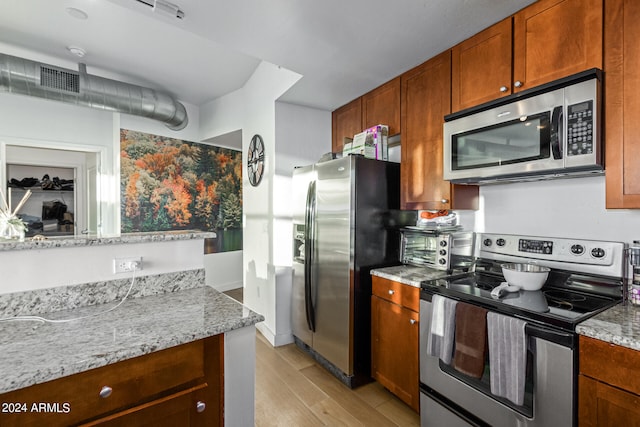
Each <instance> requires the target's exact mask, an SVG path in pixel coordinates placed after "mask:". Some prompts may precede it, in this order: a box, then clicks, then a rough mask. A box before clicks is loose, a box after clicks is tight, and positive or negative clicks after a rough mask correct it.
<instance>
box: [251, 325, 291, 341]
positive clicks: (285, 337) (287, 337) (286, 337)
mask: <svg viewBox="0 0 640 427" xmlns="http://www.w3.org/2000/svg"><path fill="white" fill-rule="evenodd" d="M256 329H257V330H258V331H259V332H260V333H261V334H262V336H264V337H265V339H266V340H267V341H269V344H271V345H272V346H274V347H280V346H282V345H287V344H291V343H293V334H292V333H288V334H279V335H275V334H274V333H273V332H272V331H271V329H269V328H268V327H267V325H265V323H264V322H260V323H257V324H256Z"/></svg>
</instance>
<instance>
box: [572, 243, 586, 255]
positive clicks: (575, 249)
mask: <svg viewBox="0 0 640 427" xmlns="http://www.w3.org/2000/svg"><path fill="white" fill-rule="evenodd" d="M583 252H584V246H582V245H573V246H571V253H572V254H574V255H582V253H583Z"/></svg>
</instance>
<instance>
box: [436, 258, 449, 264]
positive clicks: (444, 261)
mask: <svg viewBox="0 0 640 427" xmlns="http://www.w3.org/2000/svg"><path fill="white" fill-rule="evenodd" d="M438 262H439V263H440V264H442V265H444V264H446V263H447V260H446V259H444V258H440V259H439V260H438Z"/></svg>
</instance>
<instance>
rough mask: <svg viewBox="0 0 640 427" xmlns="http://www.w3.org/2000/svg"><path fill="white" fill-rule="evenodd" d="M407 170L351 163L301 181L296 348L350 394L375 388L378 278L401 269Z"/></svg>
mask: <svg viewBox="0 0 640 427" xmlns="http://www.w3.org/2000/svg"><path fill="white" fill-rule="evenodd" d="M399 194H400V165H399V164H397V163H391V162H383V161H378V160H372V159H366V158H364V157H362V156H348V157H344V158H341V159H335V160H329V161H326V162H322V163H317V164H314V165H311V166H306V167H300V168H296V169H295V170H294V173H293V194H292V203H293V228H294V238H293V271H294V279H293V301H292V325H293V326H292V327H293V335H294V337H295V341H296V344H297V345H298V346H299V347H301V348H302V349H303V350H305V351H307V352H309V353H310V354H311V355H312V356H313V357H314V358H315V359H316V360H317V361H318V362H320V364H322V365H323V366H325V367H326V368H327V369H329V370H330V371H331V372H332V373H333V374H334V375H335V376H337V377H338V378H340V379H341V380H342V381H343V382H344V383H345V384H347V385H348V386H350V387H356V386H358V385H360V384H363V383H365V382H368V381H370V375H371V308H370V307H371V276H370V270H371V269H372V268H375V267H379V266H384V265H397V264H398V263H399V262H398V244H399V241H398V237H397V233H396V232H394V231H393V229H392V228H389V227H388V226H389V222H390V216H391V215H392V214H391V213H390V212H391V211H392V210H397V209H398V208H399V204H400V196H399Z"/></svg>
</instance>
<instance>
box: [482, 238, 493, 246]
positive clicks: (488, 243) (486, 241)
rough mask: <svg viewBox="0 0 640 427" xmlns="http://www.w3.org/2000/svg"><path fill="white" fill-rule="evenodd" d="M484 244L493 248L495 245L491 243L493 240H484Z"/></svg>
mask: <svg viewBox="0 0 640 427" xmlns="http://www.w3.org/2000/svg"><path fill="white" fill-rule="evenodd" d="M482 244H483V245H484V246H487V247H488V246H491V245H492V244H493V242H492V241H491V239H484V241H483V242H482Z"/></svg>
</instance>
